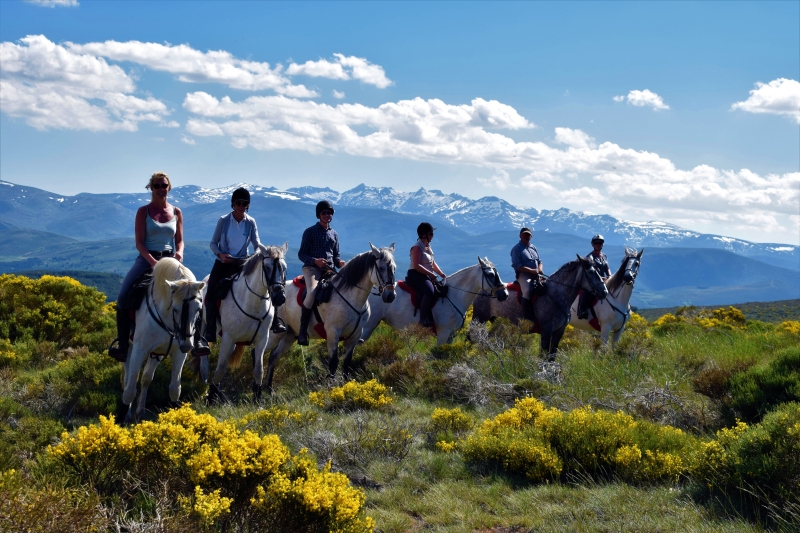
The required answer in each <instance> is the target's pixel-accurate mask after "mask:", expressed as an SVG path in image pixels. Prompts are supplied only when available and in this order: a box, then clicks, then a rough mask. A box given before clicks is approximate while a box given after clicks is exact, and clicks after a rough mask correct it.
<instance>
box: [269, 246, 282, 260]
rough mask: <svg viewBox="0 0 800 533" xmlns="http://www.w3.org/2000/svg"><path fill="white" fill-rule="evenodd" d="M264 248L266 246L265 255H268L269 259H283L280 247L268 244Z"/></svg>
mask: <svg viewBox="0 0 800 533" xmlns="http://www.w3.org/2000/svg"><path fill="white" fill-rule="evenodd" d="M266 248H267V257H269V258H270V259H283V257H284V255H285V254H284V251H283V248H282V247H280V246H273V245H269V246H267V247H266Z"/></svg>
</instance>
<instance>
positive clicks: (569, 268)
mask: <svg viewBox="0 0 800 533" xmlns="http://www.w3.org/2000/svg"><path fill="white" fill-rule="evenodd" d="M580 266H581V263H580V261H578V260H577V259H573V260H572V261H568V262H566V263H564V264H563V265H561V266H560V267H558V269H556V271H555V272H553V273H552V274H550V276H549V277H551V278H552V277H553V276H555V275H556V274H559V273H561V271H562V270H563V271H564V272H563V273H564V274H566V273H567V272H571V271H572V270H574V269H575V268H578V267H580Z"/></svg>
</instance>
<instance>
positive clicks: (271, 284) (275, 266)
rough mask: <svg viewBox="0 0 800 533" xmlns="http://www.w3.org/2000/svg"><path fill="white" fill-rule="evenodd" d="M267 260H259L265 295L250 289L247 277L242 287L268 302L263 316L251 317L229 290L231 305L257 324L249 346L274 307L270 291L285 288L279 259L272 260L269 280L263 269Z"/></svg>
mask: <svg viewBox="0 0 800 533" xmlns="http://www.w3.org/2000/svg"><path fill="white" fill-rule="evenodd" d="M268 260H269V258H268V257H265V258H264V259H263V260H261V277H262V278H263V280H264V286H266V287H267V291H266V294H264V295H263V296H262V295H260V294H258V293H257V292H256V291H254V290H253V289H251V288H250V285H249V284H248V283H247V276H244V286H245V287H247V290H248V291H250V292H251V293H252V294H254V295H255V296H256V297H258V298H259V299H260V300H262V301H266V302H269V304H268V305H267V308H266V310H265V311H264V316H262V317H257V316H254V315H251V314H250V313H248V312H247V311H245V310H244V309H242V306H241V305H240V304H239V302H237V301H236V291H234V290H233V288H231V299H233V303H234V304H236V307H237V308H238V309H239V311H241V312H242V314H243V315H244V316H246V317H248V318H250V319H252V320H255V321H256V322H258V326H257V327H256V330H255V332H254V333H253V337H252V338H251V339H250V344H253V342H254V341H255V340H256V336H257V335H258V332H259V331H260V330H261V326H262V325H263V323H264V319H265V318H267V316H268V315H269V312H270V309H271V308H272V307H273V306H274V305H273V302H272V298H271V296H270V291H271V290H272V289H274V288H275V287H276V286H279V287H280V288H281V290H285V288H286V269H285V268H281V259H280V257H274V258H272V269H271V271H270V275H269V279H267V272H266V269H265V268H264V263H266V262H267V261H268ZM278 271H280V278H278V279H276V278H277V276H278ZM241 275H242V273H241V272H239V273H238V274H237V275H236V277H237V278H238V277H239V276H241Z"/></svg>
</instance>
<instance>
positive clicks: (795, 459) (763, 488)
mask: <svg viewBox="0 0 800 533" xmlns="http://www.w3.org/2000/svg"><path fill="white" fill-rule="evenodd" d="M691 476H692V480H693V481H694V484H695V489H696V491H697V494H698V495H699V496H701V497H702V498H704V499H709V498H713V499H715V500H716V501H717V502H720V503H722V504H724V505H726V506H729V505H732V506H733V507H734V508H735V509H737V510H738V511H739V512H742V511H749V512H750V513H753V514H755V515H757V516H764V515H767V516H769V515H770V514H772V515H776V514H777V515H778V516H780V514H781V513H782V512H781V510H782V509H784V508H785V506H786V504H792V503H793V504H794V505H795V507H796V505H797V503H798V502H800V403H794V402H793V403H788V404H784V405H782V406H780V407H779V408H778V409H776V410H775V411H773V412H771V413H769V414H767V415H766V416H765V417H764V419H763V421H762V422H761V423H760V424H755V425H752V426H749V425H747V424H745V423H744V422H739V423H738V424H737V425H736V426H735V427H734V428H730V429H722V430H720V431H718V432H717V438H716V439H715V440H711V441H708V442H706V443H704V444H703V445H702V446H701V447H700V448H699V449H698V452H697V454H696V456H695V457H694V464H693V465H692V469H691ZM748 514H749V513H748ZM790 518H792V517H790ZM797 518H798V516H796V515H795V516H794V517H793V518H792V519H797ZM798 525H800V523H798Z"/></svg>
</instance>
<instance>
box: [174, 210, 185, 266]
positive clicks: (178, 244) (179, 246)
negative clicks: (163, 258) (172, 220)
mask: <svg viewBox="0 0 800 533" xmlns="http://www.w3.org/2000/svg"><path fill="white" fill-rule="evenodd" d="M173 209H174V210H175V216H176V217H177V218H178V222H177V224H175V253H174V254H172V257H174V258H175V259H177V260H178V261H180V262H181V263H183V213H181V210H180V209H178V208H177V207H173Z"/></svg>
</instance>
